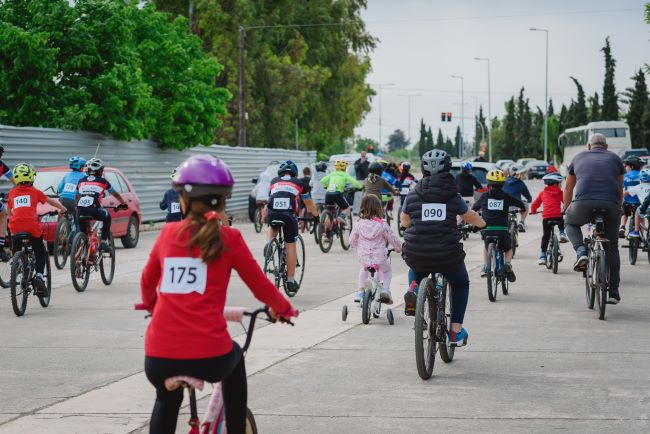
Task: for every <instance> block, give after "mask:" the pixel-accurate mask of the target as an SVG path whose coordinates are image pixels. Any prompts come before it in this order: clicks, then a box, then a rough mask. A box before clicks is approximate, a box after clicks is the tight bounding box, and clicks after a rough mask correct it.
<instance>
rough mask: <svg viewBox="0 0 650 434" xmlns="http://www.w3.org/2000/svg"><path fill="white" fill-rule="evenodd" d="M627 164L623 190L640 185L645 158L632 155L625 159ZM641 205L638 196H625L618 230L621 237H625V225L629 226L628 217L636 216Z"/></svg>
mask: <svg viewBox="0 0 650 434" xmlns="http://www.w3.org/2000/svg"><path fill="white" fill-rule="evenodd" d="M623 164H624V165H625V171H626V173H625V175H623V191H627V190H628V189H629V188H630V187H634V186H635V185H639V184H640V183H641V181H640V180H639V174H640V170H641V167H643V160H641V159H640V158H639V157H637V156H634V155H633V156H631V157H628V158H626V159H625V160H623ZM639 205H641V202H640V201H639V198H638V197H637V196H631V195H625V196H624V197H623V220H622V221H621V228H620V229H619V230H618V236H619V238H624V237H625V226H627V219H628V217H632V218H634V217H633V216H634V213H635V212H636V209H637V208H638V207H639Z"/></svg>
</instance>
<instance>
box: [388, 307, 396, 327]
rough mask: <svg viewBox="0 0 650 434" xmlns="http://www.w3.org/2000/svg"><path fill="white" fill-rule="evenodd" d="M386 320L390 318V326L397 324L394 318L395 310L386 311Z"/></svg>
mask: <svg viewBox="0 0 650 434" xmlns="http://www.w3.org/2000/svg"><path fill="white" fill-rule="evenodd" d="M386 318H388V324H390V325H393V324H395V317H394V316H393V310H392V309H387V310H386Z"/></svg>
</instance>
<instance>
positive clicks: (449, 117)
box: [447, 112, 451, 122]
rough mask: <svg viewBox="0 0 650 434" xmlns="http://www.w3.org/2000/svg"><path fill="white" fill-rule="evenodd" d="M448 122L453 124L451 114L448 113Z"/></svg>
mask: <svg viewBox="0 0 650 434" xmlns="http://www.w3.org/2000/svg"><path fill="white" fill-rule="evenodd" d="M447 122H451V112H449V113H447Z"/></svg>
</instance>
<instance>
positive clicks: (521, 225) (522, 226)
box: [517, 220, 526, 232]
mask: <svg viewBox="0 0 650 434" xmlns="http://www.w3.org/2000/svg"><path fill="white" fill-rule="evenodd" d="M517 229H518V230H519V232H526V222H525V221H523V220H522V221H520V222H519V225H517Z"/></svg>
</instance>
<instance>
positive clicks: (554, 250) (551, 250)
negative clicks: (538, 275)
mask: <svg viewBox="0 0 650 434" xmlns="http://www.w3.org/2000/svg"><path fill="white" fill-rule="evenodd" d="M558 223H559V221H558V220H552V221H550V222H549V223H548V224H551V225H552V226H551V238H550V239H549V241H548V247H547V248H546V263H545V265H546V268H548V269H549V270H552V271H553V274H557V267H558V264H559V263H560V262H562V259H564V257H563V256H562V253H561V252H560V241H559V240H558V237H557V234H556V233H555V226H557V225H558Z"/></svg>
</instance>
